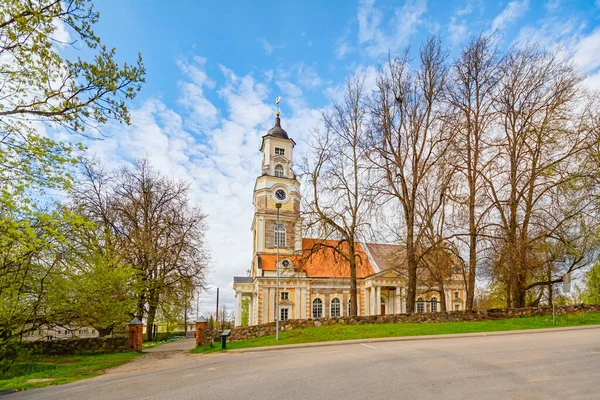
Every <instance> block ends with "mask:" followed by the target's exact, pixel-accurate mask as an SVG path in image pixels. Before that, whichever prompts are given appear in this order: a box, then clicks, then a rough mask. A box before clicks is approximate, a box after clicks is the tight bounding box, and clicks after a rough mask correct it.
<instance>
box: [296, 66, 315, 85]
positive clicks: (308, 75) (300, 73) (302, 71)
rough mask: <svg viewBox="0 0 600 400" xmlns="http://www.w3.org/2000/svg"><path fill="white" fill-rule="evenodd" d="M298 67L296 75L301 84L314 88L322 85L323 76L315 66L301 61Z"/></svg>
mask: <svg viewBox="0 0 600 400" xmlns="http://www.w3.org/2000/svg"><path fill="white" fill-rule="evenodd" d="M296 68H297V69H296V75H297V79H298V84H299V85H300V86H302V87H304V88H310V89H313V88H316V87H318V86H320V85H321V77H320V76H319V74H318V73H317V70H316V68H315V67H314V66H310V65H306V64H304V63H300V64H298V65H297V67H296Z"/></svg>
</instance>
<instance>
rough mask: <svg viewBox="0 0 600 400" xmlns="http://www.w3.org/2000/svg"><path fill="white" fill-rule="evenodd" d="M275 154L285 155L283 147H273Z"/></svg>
mask: <svg viewBox="0 0 600 400" xmlns="http://www.w3.org/2000/svg"><path fill="white" fill-rule="evenodd" d="M275 154H277V155H278V156H283V155H285V149H284V148H281V147H275Z"/></svg>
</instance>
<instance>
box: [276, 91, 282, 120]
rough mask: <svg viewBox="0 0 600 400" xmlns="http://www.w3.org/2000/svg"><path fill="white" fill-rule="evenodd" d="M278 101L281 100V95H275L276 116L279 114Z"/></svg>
mask: <svg viewBox="0 0 600 400" xmlns="http://www.w3.org/2000/svg"><path fill="white" fill-rule="evenodd" d="M280 101H281V96H277V98H276V99H275V104H276V105H277V113H276V115H277V118H279V114H280V112H279V102H280Z"/></svg>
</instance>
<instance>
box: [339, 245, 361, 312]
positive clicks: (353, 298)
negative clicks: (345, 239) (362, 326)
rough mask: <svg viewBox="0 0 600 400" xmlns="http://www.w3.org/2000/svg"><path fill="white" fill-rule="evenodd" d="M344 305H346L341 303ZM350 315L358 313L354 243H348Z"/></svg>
mask: <svg viewBox="0 0 600 400" xmlns="http://www.w3.org/2000/svg"><path fill="white" fill-rule="evenodd" d="M342 307H346V305H345V304H344V305H342ZM350 315H351V316H352V317H355V316H357V315H358V291H357V289H356V249H355V247H354V243H352V244H351V245H350Z"/></svg>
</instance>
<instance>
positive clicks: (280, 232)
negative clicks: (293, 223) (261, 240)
mask: <svg viewBox="0 0 600 400" xmlns="http://www.w3.org/2000/svg"><path fill="white" fill-rule="evenodd" d="M275 247H285V225H284V224H279V225H276V226H275Z"/></svg>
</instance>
